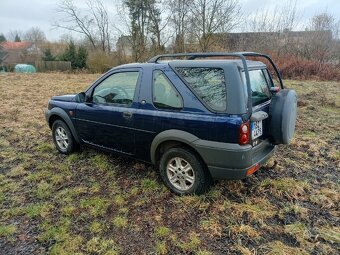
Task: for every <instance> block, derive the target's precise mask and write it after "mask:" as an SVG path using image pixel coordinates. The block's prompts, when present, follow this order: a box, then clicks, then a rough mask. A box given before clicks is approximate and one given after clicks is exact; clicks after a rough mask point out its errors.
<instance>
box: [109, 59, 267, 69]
mask: <svg viewBox="0 0 340 255" xmlns="http://www.w3.org/2000/svg"><path fill="white" fill-rule="evenodd" d="M246 63H247V66H248V68H249V69H253V68H259V69H262V68H266V65H265V64H264V63H263V62H261V61H254V60H246ZM149 65H153V66H167V65H170V66H174V67H179V66H185V67H190V66H192V67H197V66H202V67H204V66H207V67H208V66H212V65H219V66H221V67H224V66H230V65H236V66H238V67H239V68H240V69H243V63H242V61H241V60H239V59H196V60H170V61H159V62H156V63H130V64H124V65H120V66H117V67H114V68H112V69H117V68H141V67H145V66H149Z"/></svg>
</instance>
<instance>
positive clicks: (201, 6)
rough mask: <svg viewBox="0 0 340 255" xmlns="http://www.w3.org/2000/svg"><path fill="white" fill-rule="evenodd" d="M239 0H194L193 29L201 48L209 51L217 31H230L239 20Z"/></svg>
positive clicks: (192, 12)
mask: <svg viewBox="0 0 340 255" xmlns="http://www.w3.org/2000/svg"><path fill="white" fill-rule="evenodd" d="M239 14H240V5H239V2H238V0H194V1H193V3H192V7H191V18H192V19H191V22H192V30H193V31H194V32H195V35H196V38H197V40H198V42H199V46H200V49H201V50H202V51H207V50H208V48H209V46H210V44H211V42H212V39H213V35H214V33H216V32H228V31H230V30H232V29H233V28H235V27H236V26H237V25H238V22H239Z"/></svg>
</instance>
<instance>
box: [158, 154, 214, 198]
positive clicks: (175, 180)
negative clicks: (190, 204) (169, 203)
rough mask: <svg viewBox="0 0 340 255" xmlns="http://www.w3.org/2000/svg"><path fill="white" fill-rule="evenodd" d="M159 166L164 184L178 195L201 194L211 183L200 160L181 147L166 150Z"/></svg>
mask: <svg viewBox="0 0 340 255" xmlns="http://www.w3.org/2000/svg"><path fill="white" fill-rule="evenodd" d="M159 168H160V175H161V177H162V180H163V182H164V183H165V185H166V186H167V187H168V188H169V189H170V190H171V191H173V192H174V193H176V194H179V195H187V194H202V193H204V192H206V191H207V190H208V189H209V187H210V185H211V183H212V179H211V176H210V174H209V172H208V171H207V170H206V168H205V166H204V164H203V163H202V162H201V160H200V159H199V158H198V157H197V156H196V155H195V154H194V153H192V152H190V151H188V150H185V149H183V148H171V149H169V150H167V151H166V152H165V153H164V154H163V155H162V157H161V161H160V167H159ZM180 170H182V171H180Z"/></svg>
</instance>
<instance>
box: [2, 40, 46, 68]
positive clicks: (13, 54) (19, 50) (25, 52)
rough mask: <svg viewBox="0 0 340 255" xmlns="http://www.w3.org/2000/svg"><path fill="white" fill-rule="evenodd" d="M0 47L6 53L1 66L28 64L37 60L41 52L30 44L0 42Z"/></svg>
mask: <svg viewBox="0 0 340 255" xmlns="http://www.w3.org/2000/svg"><path fill="white" fill-rule="evenodd" d="M0 47H1V48H2V51H3V52H6V53H7V56H6V58H5V59H3V60H2V62H3V64H5V65H6V64H18V63H29V62H34V61H35V60H37V58H38V56H40V55H41V50H40V49H39V48H37V47H36V46H35V44H34V43H32V42H2V43H0Z"/></svg>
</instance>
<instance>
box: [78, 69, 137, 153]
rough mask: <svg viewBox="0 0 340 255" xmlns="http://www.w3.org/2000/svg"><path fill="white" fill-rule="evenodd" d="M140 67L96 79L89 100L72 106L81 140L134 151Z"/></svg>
mask: <svg viewBox="0 0 340 255" xmlns="http://www.w3.org/2000/svg"><path fill="white" fill-rule="evenodd" d="M140 76H141V75H140V70H138V69H131V70H124V71H115V72H113V73H112V74H111V75H109V76H108V77H107V78H105V79H104V80H102V81H101V82H99V83H98V84H97V85H96V87H95V88H94V89H93V91H92V95H91V99H90V102H86V103H81V104H79V105H78V107H77V110H76V125H77V130H78V134H79V135H80V138H81V140H82V141H83V142H84V143H88V144H91V145H95V146H99V147H102V148H105V149H110V150H114V151H119V152H122V153H126V154H129V155H133V154H135V139H134V135H135V134H134V129H133V113H134V109H135V105H136V104H135V103H134V102H135V98H136V97H137V95H135V94H136V93H135V92H136V87H137V84H138V83H139V82H140Z"/></svg>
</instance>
